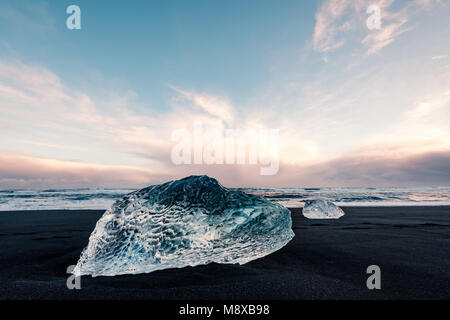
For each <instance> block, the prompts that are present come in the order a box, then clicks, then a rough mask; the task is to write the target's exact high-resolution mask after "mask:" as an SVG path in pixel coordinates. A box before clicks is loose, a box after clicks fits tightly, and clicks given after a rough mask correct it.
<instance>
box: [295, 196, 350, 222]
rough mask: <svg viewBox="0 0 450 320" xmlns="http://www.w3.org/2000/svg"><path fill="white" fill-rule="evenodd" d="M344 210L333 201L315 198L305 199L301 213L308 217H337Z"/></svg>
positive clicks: (340, 215)
mask: <svg viewBox="0 0 450 320" xmlns="http://www.w3.org/2000/svg"><path fill="white" fill-rule="evenodd" d="M344 214H345V213H344V211H343V210H342V209H341V208H339V207H338V206H337V205H335V204H334V203H333V202H330V201H327V200H323V199H317V200H306V201H305V206H304V207H303V215H304V216H305V217H306V218H308V219H339V218H340V217H342V216H343V215H344Z"/></svg>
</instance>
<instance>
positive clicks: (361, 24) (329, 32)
mask: <svg viewBox="0 0 450 320" xmlns="http://www.w3.org/2000/svg"><path fill="white" fill-rule="evenodd" d="M393 3H394V0H378V1H370V2H367V1H364V0H355V1H350V0H326V1H324V2H323V4H322V5H321V6H320V8H319V10H318V11H317V13H316V24H315V28H314V35H313V44H314V49H315V50H316V51H318V52H321V53H327V52H332V51H335V50H337V49H339V48H340V47H342V46H343V45H344V44H345V43H346V36H347V37H348V36H349V35H353V34H354V33H356V32H359V33H362V34H363V35H364V34H365V36H363V39H362V41H361V43H362V44H363V45H364V46H365V48H366V55H372V54H374V53H377V52H379V51H380V50H381V49H383V48H384V47H386V46H388V45H389V44H391V43H392V42H394V41H395V39H397V38H398V37H399V36H400V35H402V34H403V33H405V32H407V31H409V30H411V29H412V27H408V26H407V23H408V21H409V20H410V18H411V17H412V16H414V15H416V14H417V13H419V12H421V11H423V10H430V9H432V8H434V7H435V6H437V5H443V2H442V1H434V0H416V1H410V2H406V3H405V4H403V6H401V7H400V8H397V9H396V10H394V9H392V8H391V6H392V4H393ZM369 5H370V6H377V7H378V8H379V9H380V17H381V28H380V29H379V30H377V29H373V30H369V29H368V28H367V26H366V20H367V19H368V18H369V15H368V14H367V12H366V9H367V8H368V6H369ZM372 14H373V13H372ZM351 32H353V33H351Z"/></svg>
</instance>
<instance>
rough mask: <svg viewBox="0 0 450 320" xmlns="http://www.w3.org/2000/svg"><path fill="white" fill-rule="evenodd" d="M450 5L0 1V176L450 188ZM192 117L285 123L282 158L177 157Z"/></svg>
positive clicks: (267, 125) (258, 124) (36, 183)
mask: <svg viewBox="0 0 450 320" xmlns="http://www.w3.org/2000/svg"><path fill="white" fill-rule="evenodd" d="M70 5H77V6H79V8H80V10H81V29H79V30H77V29H74V30H70V29H68V28H67V26H66V20H67V19H68V17H69V16H70V14H67V13H66V9H67V7H68V6H70ZM371 5H375V6H376V7H377V8H378V9H379V14H380V15H379V17H380V22H381V24H380V26H379V28H374V27H373V25H371V26H372V27H370V28H369V24H370V23H369V22H370V21H372V22H373V21H377V20H370V19H372V18H373V17H374V16H373V14H374V12H373V11H370V12H369V13H368V12H367V10H368V8H369V6H371ZM449 18H450V1H448V0H440V1H439V0H409V1H400V0H395V1H394V0H375V1H366V0H352V1H350V0H349V1H346V0H323V1H300V0H283V1H273V0H270V1H268V0H246V1H236V0H227V1H224V0H204V1H202V0H191V1H185V0H180V1H176V0H171V1H138V0H136V1H111V0H109V1H102V0H98V1H76V0H71V1H62V0H60V1H56V0H55V1H50V0H48V1H42V0H32V1H24V0H15V1H5V0H0V136H1V139H0V189H11V188H84V187H142V186H146V185H150V184H154V183H160V182H163V181H167V180H171V179H178V178H182V177H184V176H187V175H191V174H207V175H210V176H212V177H215V178H217V179H218V180H219V181H220V182H221V183H222V184H223V185H226V186H232V187H395V186H398V187H416V186H417V187H418V186H450V132H449V131H450V41H449V39H450V23H449V21H450V20H449ZM368 19H369V21H368ZM199 121H200V122H201V123H202V124H203V126H204V127H205V128H213V129H217V130H221V132H224V130H227V129H238V130H271V129H277V130H279V131H278V132H279V140H278V141H279V142H278V148H277V150H276V152H277V157H278V159H279V160H278V161H279V170H277V172H276V174H273V175H261V174H260V168H261V165H260V164H249V163H246V164H220V163H216V164H206V163H204V162H203V163H200V164H181V165H180V164H176V163H174V161H173V158H172V157H171V155H172V151H173V148H174V146H175V145H176V144H177V141H174V139H173V134H174V132H177V130H185V132H193V130H194V129H193V128H194V126H195V123H197V122H199ZM272 151H273V150H272Z"/></svg>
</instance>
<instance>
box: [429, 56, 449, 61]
mask: <svg viewBox="0 0 450 320" xmlns="http://www.w3.org/2000/svg"><path fill="white" fill-rule="evenodd" d="M447 57H448V56H447V55H439V56H433V57H431V60H441V59H447Z"/></svg>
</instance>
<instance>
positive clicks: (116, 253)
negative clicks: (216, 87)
mask: <svg viewBox="0 0 450 320" xmlns="http://www.w3.org/2000/svg"><path fill="white" fill-rule="evenodd" d="M291 226H292V221H291V215H290V212H289V210H287V209H286V208H284V207H283V206H281V205H279V204H275V203H272V202H269V201H268V200H265V199H263V198H261V197H259V196H255V195H249V194H246V193H244V192H242V191H238V190H232V189H227V188H225V187H223V186H221V185H220V184H219V183H218V182H217V180H215V179H212V178H209V177H207V176H191V177H187V178H184V179H181V180H177V181H170V182H167V183H164V184H161V185H154V186H150V187H147V188H144V189H142V190H139V191H135V192H132V193H130V194H128V195H126V196H125V197H124V198H122V199H120V200H118V201H117V202H115V203H114V205H113V206H112V207H111V208H110V209H109V210H107V211H106V212H105V213H104V214H103V216H102V217H101V218H100V220H99V221H98V222H97V225H96V227H95V230H94V231H93V232H92V234H91V236H90V238H89V244H88V246H87V247H86V248H85V249H84V250H83V252H82V253H81V256H80V259H79V261H78V263H77V265H76V267H75V269H74V271H73V273H74V274H75V275H78V276H79V275H92V276H114V275H119V274H136V273H146V272H152V271H155V270H160V269H167V268H182V267H185V266H195V265H201V264H208V263H210V262H217V263H239V264H244V263H247V262H249V261H251V260H254V259H258V258H260V257H263V256H266V255H268V254H270V253H272V252H274V251H277V250H279V249H280V248H282V247H283V246H284V245H286V244H287V243H288V242H289V241H290V240H291V239H292V238H293V237H294V233H293V232H292V229H291Z"/></svg>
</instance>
